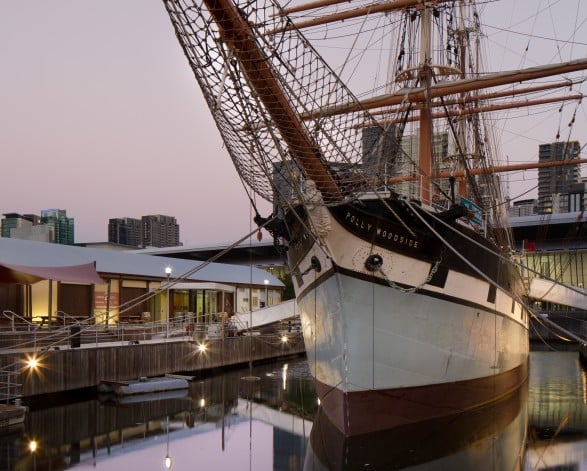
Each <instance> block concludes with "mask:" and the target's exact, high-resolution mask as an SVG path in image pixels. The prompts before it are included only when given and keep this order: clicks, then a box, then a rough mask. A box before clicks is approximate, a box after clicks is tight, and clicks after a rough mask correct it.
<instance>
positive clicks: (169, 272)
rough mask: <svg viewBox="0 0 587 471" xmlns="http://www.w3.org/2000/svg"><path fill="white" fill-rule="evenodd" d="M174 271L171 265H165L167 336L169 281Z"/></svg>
mask: <svg viewBox="0 0 587 471" xmlns="http://www.w3.org/2000/svg"><path fill="white" fill-rule="evenodd" d="M172 271H173V269H172V268H171V265H167V266H166V267H165V274H166V275H167V285H166V290H167V292H166V295H165V299H166V302H165V321H166V322H165V338H168V337H169V302H170V299H169V281H170V278H171V272H172Z"/></svg>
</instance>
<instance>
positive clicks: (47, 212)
mask: <svg viewBox="0 0 587 471" xmlns="http://www.w3.org/2000/svg"><path fill="white" fill-rule="evenodd" d="M74 235H75V231H74V220H73V218H69V217H67V213H66V211H65V210H64V209H44V210H42V211H41V216H37V215H36V214H18V213H5V214H4V219H2V237H6V238H12V239H23V240H34V241H37V242H49V243H56V244H63V245H73V244H74Z"/></svg>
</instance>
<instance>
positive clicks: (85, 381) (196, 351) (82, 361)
mask: <svg viewBox="0 0 587 471" xmlns="http://www.w3.org/2000/svg"><path fill="white" fill-rule="evenodd" d="M200 345H201V343H200V342H197V341H193V340H187V339H165V340H159V341H145V342H138V343H134V342H127V343H125V344H123V343H121V342H116V343H113V344H111V345H108V344H105V345H103V344H99V345H87V346H82V347H81V348H69V347H61V348H59V350H54V349H49V350H44V351H43V350H39V351H31V350H28V351H15V350H10V351H6V350H5V351H3V352H1V353H0V364H1V365H2V366H3V368H4V371H5V372H6V368H7V365H13V366H12V367H11V368H12V371H13V373H12V380H11V382H12V383H14V384H19V385H20V387H19V388H18V394H17V395H18V396H19V397H31V396H39V395H43V394H51V393H59V392H66V391H73V390H78V389H85V388H94V387H97V386H98V385H99V384H100V382H102V381H129V380H135V379H138V378H140V377H154V376H161V375H165V374H168V373H188V372H197V371H203V370H209V369H214V368H222V367H227V366H236V365H240V364H247V363H249V362H259V361H264V360H271V359H277V358H280V357H286V356H291V355H298V354H303V353H304V352H305V346H304V341H303V338H302V335H301V334H300V333H297V334H294V335H290V336H289V337H288V340H287V342H283V341H282V340H281V338H280V337H279V336H276V335H270V336H264V335H263V336H251V337H249V336H237V337H227V338H224V339H214V340H207V341H206V342H205V346H206V348H205V350H203V349H201V348H200ZM33 355H34V356H35V357H36V359H37V361H38V365H37V366H36V367H35V368H34V369H32V368H29V367H27V360H28V359H29V358H30V357H31V356H33Z"/></svg>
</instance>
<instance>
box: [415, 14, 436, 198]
mask: <svg viewBox="0 0 587 471" xmlns="http://www.w3.org/2000/svg"><path fill="white" fill-rule="evenodd" d="M430 21H431V19H430V9H429V8H427V7H426V6H424V7H423V8H422V21H421V27H422V32H421V35H420V66H419V69H420V73H419V75H420V83H421V84H422V83H423V88H424V90H425V91H428V90H429V89H430V86H431V85H432V70H431V68H430V64H431V63H432V59H431V57H430V49H431V38H430ZM432 138H433V130H432V116H431V113H430V98H429V95H428V93H426V92H425V99H424V100H423V101H422V106H421V108H420V139H419V155H418V156H419V160H418V163H419V166H420V171H421V177H422V180H421V187H420V199H421V200H422V203H424V204H430V200H431V195H430V174H431V173H432Z"/></svg>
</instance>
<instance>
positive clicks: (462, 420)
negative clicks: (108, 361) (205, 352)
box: [0, 352, 587, 471]
mask: <svg viewBox="0 0 587 471" xmlns="http://www.w3.org/2000/svg"><path fill="white" fill-rule="evenodd" d="M147 399H148V400H147ZM32 441H34V442H35V443H36V444H37V449H36V451H34V452H31V451H30V449H29V445H30V443H31V442H32ZM166 459H167V462H166ZM166 464H167V465H168V466H170V467H171V469H173V470H187V469H189V470H193V469H198V470H199V469H203V470H207V471H210V470H255V471H256V470H284V471H297V470H304V471H315V470H316V471H317V470H334V469H345V470H346V469H349V470H351V469H357V470H358V469H360V470H374V469H376V470H380V469H381V470H387V469H404V468H410V469H425V470H428V469H438V470H453V469H458V470H466V469H475V470H479V469H487V470H509V469H527V470H531V469H532V470H533V469H541V470H545V469H548V470H554V469H557V470H559V469H560V470H562V469H564V470H582V469H585V470H587V375H586V373H585V370H583V369H582V368H581V366H580V364H579V360H578V355H577V353H571V352H564V353H553V352H533V353H532V354H531V359H530V380H529V382H528V385H527V387H526V388H523V389H522V390H521V391H519V393H518V394H516V395H514V396H512V397H510V398H508V399H507V400H504V401H502V402H500V403H499V404H496V405H494V406H491V407H486V408H483V409H480V410H477V411H474V412H470V413H466V414H465V413H463V414H460V415H457V416H454V417H451V418H449V419H443V420H435V421H430V422H427V423H424V424H419V425H418V426H409V427H402V428H401V429H396V430H391V431H388V432H385V433H378V434H373V435H370V436H368V437H359V438H353V439H345V438H344V437H342V436H340V433H338V431H337V430H336V429H334V428H333V427H332V425H331V424H330V423H329V421H328V419H327V418H326V417H324V416H323V415H322V414H321V410H320V409H319V407H318V405H317V400H316V396H315V392H314V388H313V384H312V380H311V378H310V375H309V371H308V367H307V364H306V362H305V360H303V359H294V360H290V361H287V362H281V363H276V364H271V365H261V366H258V367H254V368H253V369H252V370H249V369H248V368H247V369H243V370H235V371H230V372H227V373H224V374H222V375H218V376H214V377H206V378H199V379H196V380H195V381H193V382H192V383H191V384H190V389H189V390H188V391H181V392H175V393H173V394H171V393H167V394H164V395H159V396H151V397H138V396H137V397H133V398H132V399H129V400H126V401H117V400H115V398H113V397H112V396H100V397H88V398H81V397H80V398H77V400H75V401H72V400H71V399H69V400H68V401H67V403H59V404H43V405H42V406H40V405H37V404H33V405H31V410H30V413H29V415H28V417H27V420H26V422H25V424H24V426H22V427H20V428H16V429H10V430H9V431H5V432H4V433H2V435H0V467H1V469H11V470H12V469H14V470H28V469H37V470H62V469H76V470H78V469H82V470H83V469H104V470H128V471H130V470H134V469H141V470H145V471H146V470H165V469H168V468H167V467H166Z"/></svg>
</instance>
